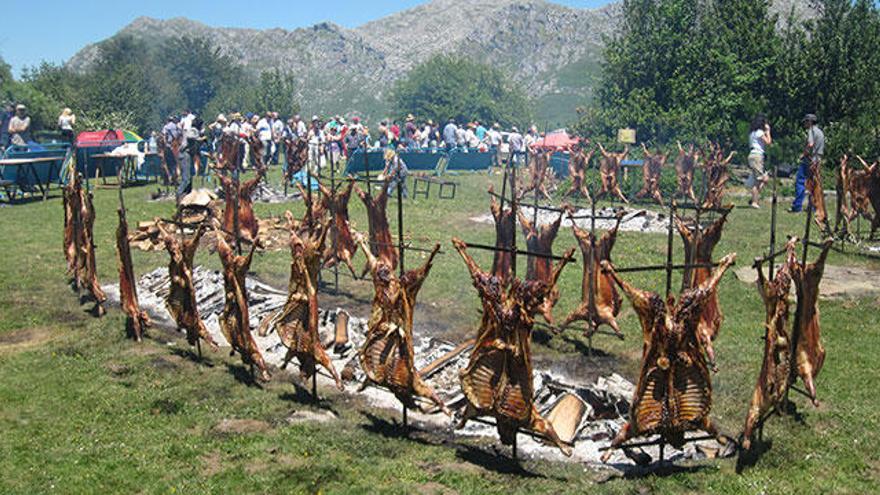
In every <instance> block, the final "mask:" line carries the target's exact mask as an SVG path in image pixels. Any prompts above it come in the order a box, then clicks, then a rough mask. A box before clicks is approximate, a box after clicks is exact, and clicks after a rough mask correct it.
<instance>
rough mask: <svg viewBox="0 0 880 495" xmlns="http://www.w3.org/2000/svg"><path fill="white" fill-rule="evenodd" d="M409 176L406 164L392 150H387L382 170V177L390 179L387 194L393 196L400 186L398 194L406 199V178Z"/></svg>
mask: <svg viewBox="0 0 880 495" xmlns="http://www.w3.org/2000/svg"><path fill="white" fill-rule="evenodd" d="M407 175H409V169H408V168H407V166H406V163H405V162H404V161H403V160H402V159H401V158H400V156H399V155H398V154H397V153H396V152H395V151H394V150H393V149H390V148H389V149H387V150H385V169H384V170H382V176H383V177H391V179H390V180H389V181H388V194H389V195H391V194H394V192H395V191H396V190H397V185H398V184H400V192H401V196H402V197H404V198H406V197H407V191H406V177H407Z"/></svg>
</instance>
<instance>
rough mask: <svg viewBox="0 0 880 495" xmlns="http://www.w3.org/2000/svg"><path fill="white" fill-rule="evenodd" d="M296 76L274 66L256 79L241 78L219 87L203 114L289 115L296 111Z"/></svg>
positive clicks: (298, 107) (297, 104) (297, 105)
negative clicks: (265, 113)
mask: <svg viewBox="0 0 880 495" xmlns="http://www.w3.org/2000/svg"><path fill="white" fill-rule="evenodd" d="M299 109H300V106H299V102H298V101H297V98H296V79H295V78H294V77H293V75H292V74H285V73H282V72H281V71H279V70H278V69H273V70H270V71H264V72H262V73H261V74H260V77H259V79H257V80H252V79H250V78H244V79H242V80H241V81H239V82H238V83H237V84H231V85H228V86H226V87H223V88H220V91H219V92H218V93H217V96H216V97H214V99H212V100H211V102H210V103H208V105H207V106H206V107H205V114H206V115H208V116H215V115H217V114H219V113H223V112H244V111H249V112H257V113H263V112H267V111H273V112H278V113H279V114H281V115H283V116H290V115H293V114H295V113H297V112H299Z"/></svg>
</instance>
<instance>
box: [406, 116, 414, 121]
mask: <svg viewBox="0 0 880 495" xmlns="http://www.w3.org/2000/svg"><path fill="white" fill-rule="evenodd" d="M413 120H416V118H415V117H413V114H409V115H407V116H406V121H407V122H412V121H413Z"/></svg>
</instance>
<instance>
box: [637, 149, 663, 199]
mask: <svg viewBox="0 0 880 495" xmlns="http://www.w3.org/2000/svg"><path fill="white" fill-rule="evenodd" d="M642 150H643V151H644V153H645V159H644V161H643V165H642V188H641V189H640V190H639V192H637V193H636V196H635V197H636V198H637V199H641V198H651V199H653V200H654V201H656V202H657V204H660V205H662V204H663V195H662V194H661V193H660V175H661V174H662V173H663V165H665V164H666V159H667V158H669V154H668V153H667V154H661V153H660V152H659V151H658V152H657V153H651V152H650V151H648V148H647V147H646V146H645V143H642Z"/></svg>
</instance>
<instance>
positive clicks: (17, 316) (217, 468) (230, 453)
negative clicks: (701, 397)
mask: <svg viewBox="0 0 880 495" xmlns="http://www.w3.org/2000/svg"><path fill="white" fill-rule="evenodd" d="M276 177H277V175H276ZM459 180H460V182H461V184H462V186H461V188H460V189H459V194H458V197H457V198H456V200H455V201H437V200H434V199H432V200H431V201H425V200H423V199H420V200H418V201H407V202H406V208H407V214H406V218H407V223H406V229H405V230H406V233H407V235H408V236H410V237H411V238H412V239H413V241H414V243H415V244H417V245H422V246H428V245H429V244H432V243H433V242H434V241H438V242H441V243H442V244H443V246H444V251H445V254H444V255H442V256H440V257H439V259H438V261H437V262H436V266H435V268H434V270H433V272H432V273H431V276H430V277H429V278H428V280H427V282H426V284H425V287H424V289H423V291H422V294H421V295H420V301H421V303H422V304H421V306H420V308H419V311H418V312H417V314H416V327H417V328H418V327H419V326H420V325H422V326H424V325H428V324H429V325H430V327H431V328H432V329H434V330H436V332H437V333H438V334H440V335H445V336H447V337H450V338H452V337H455V336H461V335H465V334H470V333H472V332H473V330H474V328H475V325H476V324H477V320H478V317H477V314H476V309H477V307H478V301H477V297H476V293H475V291H474V290H473V288H472V287H471V286H470V284H469V279H468V278H467V275H466V272H465V269H464V266H463V264H462V262H461V260H460V259H459V258H458V256H457V255H456V254H455V252H454V250H453V249H452V247H451V244H450V243H449V239H450V238H451V237H452V236H453V235H456V236H459V237H462V238H465V239H467V240H472V241H475V242H492V240H493V230H492V229H491V227H489V226H486V225H481V224H476V223H474V222H471V221H469V220H468V219H469V218H470V217H472V216H475V215H478V214H482V213H484V212H486V211H487V203H488V198H487V196H486V194H485V190H486V187H487V186H488V185H489V184H490V183H493V182H494V183H496V185H497V184H498V182H499V178H498V177H497V176H487V175H485V174H480V175H465V176H461V177H459ZM154 188H155V186H153V187H152V188H151V187H138V188H129V189H126V190H125V199H126V204H127V206H128V208H129V222H130V224H135V223H136V222H137V221H139V220H146V219H151V218H153V217H154V216H168V215H170V214H171V210H172V204H171V203H168V202H159V203H156V202H148V201H147V200H146V199H147V196H148V193H149V192H150V190H151V189H154ZM435 194H436V193H435ZM735 199H736V200H737V202H738V203H744V201H745V199H744V198H735ZM116 202H117V192H116V190H106V189H99V190H98V191H97V193H96V198H95V205H96V210H97V223H96V227H95V238H96V240H97V242H98V248H97V256H98V264H99V271H100V279H101V280H102V282H104V283H107V282H111V281H113V280H114V279H115V278H116V276H117V273H116V258H115V248H114V236H113V232H114V229H115V227H116V215H115V214H114V209H115V208H116ZM285 208H291V209H292V210H294V212H295V213H297V214H299V213H300V212H301V210H302V206H301V204H300V203H298V202H296V203H291V204H289V205H263V204H259V205H257V214H258V215H260V216H266V215H273V214H274V215H278V214H281V213H282V212H283V210H284V209H285ZM391 211H393V210H391ZM352 217H353V220H354V221H355V223H356V224H357V227H358V228H362V227H365V226H366V217H365V215H364V211H363V207H362V205H361V204H360V202H359V201H357V200H356V199H353V200H352ZM394 220H395V219H394V218H392V219H391V223H392V229H393V230H394V229H396V226H395V221H394ZM803 221H804V217H803V216H802V215H797V216H795V215H790V214H787V213H782V214H781V216H780V229H779V233H780V235H781V236H784V234H787V233H792V234H797V233H799V232H801V231H802V230H803ZM768 226H769V209H767V208H765V209H762V210H751V209H737V210H735V211H734V212H733V213H732V215H731V218H730V220H729V224H728V228H727V229H726V230H725V232H724V236H723V239H722V241H721V243H720V244H719V246H718V248H717V249H716V254H717V255H718V256H719V257H720V256H721V255H723V254H724V253H727V252H730V251H736V252H737V253H738V254H739V264H740V266H743V265H747V264H750V263H751V261H750V260H751V259H753V258H754V257H755V256H758V255H759V254H761V253H763V252H765V250H766V244H767V240H768V233H767V231H768ZM394 231H396V230H394ZM0 232H2V235H0V252H3V253H5V259H6V262H4V263H2V264H0V431H2V434H0V459H2V462H0V493H27V494H33V493H50V492H55V493H111V492H112V493H141V492H143V493H204V492H216V493H245V492H247V493H251V492H256V493H317V492H321V493H530V494H534V493H585V492H589V493H651V492H656V493H792V492H797V493H872V492H876V491H877V490H878V486H880V454H878V450H877V449H876V445H877V444H878V443H880V413H878V410H880V387H878V385H877V384H876V383H875V382H876V381H877V376H878V372H877V370H878V369H880V337H878V328H880V311H878V305H880V301H876V300H848V301H842V302H830V301H822V302H821V305H820V306H821V311H822V322H823V335H824V341H825V345H826V348H827V351H828V358H827V360H826V363H825V368H824V370H823V371H822V374H821V375H820V377H819V380H818V389H819V395H820V399H821V401H822V405H821V407H819V408H818V409H815V408H813V407H812V406H809V405H808V404H807V403H806V401H804V400H802V398H800V397H795V399H794V400H795V401H796V402H797V404H798V409H799V412H800V416H799V417H798V418H797V419H796V418H795V417H791V416H787V417H776V418H773V419H771V420H770V421H769V422H768V424H767V427H766V429H765V439H766V440H767V445H766V451H765V452H764V453H763V455H762V456H761V457H760V459H758V460H757V462H756V463H755V464H754V465H753V466H750V467H746V468H745V469H744V470H743V471H742V473H741V474H738V473H737V472H736V461H735V460H732V459H724V460H714V461H704V462H700V463H699V464H698V465H695V466H684V467H679V468H670V469H664V470H663V471H660V472H657V473H654V474H650V475H644V476H636V477H631V478H630V479H619V478H614V479H610V480H606V479H605V478H606V477H607V475H606V474H602V473H599V472H596V471H594V470H592V469H591V468H589V467H585V466H581V465H576V464H558V463H551V462H545V461H533V460H527V461H524V462H523V463H522V465H521V466H519V467H514V466H512V465H511V464H510V463H509V462H508V461H507V460H506V459H504V458H500V457H498V456H496V455H495V453H494V451H493V450H492V447H491V444H488V445H487V444H483V443H479V442H474V441H471V440H464V439H461V438H456V437H454V436H453V435H451V434H437V433H426V432H420V431H417V430H416V431H412V432H410V434H409V436H404V435H403V434H401V432H400V430H399V429H398V428H396V426H395V422H396V417H397V414H395V413H394V412H391V411H379V410H374V409H371V408H369V407H367V406H366V405H364V404H363V403H361V402H360V401H359V400H358V399H357V398H353V397H351V396H347V395H342V394H339V393H337V392H336V391H334V390H330V389H326V390H322V391H321V395H322V397H323V399H322V402H321V403H320V404H318V405H315V404H313V403H312V402H311V401H310V399H309V398H308V396H307V395H306V394H305V393H304V392H303V391H302V390H301V389H300V388H299V387H298V385H296V383H298V382H299V378H298V377H291V376H290V375H288V374H281V373H278V374H276V375H275V378H274V379H273V380H272V382H270V383H269V384H267V385H266V386H264V387H262V388H260V387H255V386H248V385H246V384H244V383H242V382H243V380H242V379H241V376H242V373H243V370H242V368H241V366H240V365H239V362H238V361H237V360H236V359H232V360H230V359H229V358H227V357H226V356H225V353H223V352H220V353H213V354H209V356H208V360H207V361H208V363H209V364H207V365H204V364H198V363H196V362H194V361H193V360H192V359H190V354H189V350H188V349H187V347H186V344H185V341H184V340H183V339H181V338H180V336H179V335H176V334H172V333H171V332H169V331H167V330H163V329H153V330H151V331H150V335H151V338H149V339H147V340H146V341H144V342H143V343H141V344H135V343H133V342H131V341H129V340H126V339H125V337H124V319H123V316H122V314H121V313H120V311H119V310H118V309H117V308H110V310H109V312H108V315H107V316H106V317H104V318H102V319H95V318H93V317H92V316H90V315H89V314H88V313H87V312H86V311H87V309H89V307H90V306H89V305H85V306H80V305H79V304H78V299H77V296H76V295H75V294H74V293H72V292H71V290H70V289H69V287H68V285H67V277H66V275H65V273H64V268H65V265H64V260H63V256H62V251H61V236H62V207H61V200H60V198H59V197H57V196H56V197H54V198H53V199H51V200H50V201H48V202H30V203H25V204H17V205H14V206H11V207H5V208H0ZM665 242H666V240H665V236H664V235H658V234H640V233H629V232H626V233H621V235H620V237H619V239H618V242H617V246H616V248H615V252H614V260H615V262H616V263H617V264H618V265H620V266H632V265H637V264H645V263H652V264H655V263H662V262H663V260H664V256H665V255H664V252H665ZM573 245H574V238H573V236H572V234H571V232H570V231H563V232H562V233H561V235H560V237H559V239H558V240H557V241H556V250H557V251H560V252H561V251H562V249H563V248H567V247H569V246H573ZM676 246H677V247H678V246H680V241H679V240H678V238H676ZM814 252H815V251H814ZM288 256H289V255H288V253H287V252H271V253H264V254H262V255H261V256H258V257H257V258H256V259H255V261H254V264H253V266H252V269H253V272H254V273H255V275H256V276H258V277H260V278H261V279H263V280H266V281H269V282H271V283H273V284H275V285H278V286H283V285H284V282H285V281H286V278H287V276H288V273H287V270H288V267H289V258H288ZM358 259H359V260H360V259H362V258H360V257H359V258H358ZM477 259H478V261H480V262H481V263H483V265H484V266H486V267H488V266H489V263H490V256H489V255H488V254H484V253H478V254H477ZM134 261H135V265H136V266H135V271H136V273H138V274H143V273H145V272H146V271H148V270H151V269H153V268H155V267H157V266H164V265H165V264H166V262H167V258H166V254H165V253H164V252H160V253H143V252H140V251H136V252H134ZM416 261H417V260H414V259H412V256H410V257H409V258H408V263H410V264H412V263H415V262H416ZM196 263H198V264H206V265H209V266H213V267H216V266H218V265H219V260H218V259H217V258H216V255H210V254H209V253H208V252H207V251H200V252H199V254H198V255H197V258H196ZM829 263H830V264H859V265H861V264H864V263H865V262H864V261H862V260H860V259H856V258H850V257H844V256H842V255H839V254H836V253H832V255H831V257H830V260H829ZM520 270H524V263H521V267H520ZM580 276H581V275H580V266H578V267H574V268H570V269H567V270H566V272H565V273H564V275H563V278H562V300H561V301H560V304H559V306H557V309H556V315H557V316H560V317H561V316H562V315H564V314H566V313H567V312H568V311H569V310H571V309H572V308H573V307H574V306H575V304H576V303H577V302H578V299H579V297H580ZM627 278H628V279H629V280H631V281H633V282H634V283H635V284H636V285H637V286H639V287H645V288H653V289H655V290H660V289H661V288H662V286H663V277H662V275H661V274H659V273H642V274H633V275H631V276H627ZM341 281H342V288H343V290H344V291H345V292H346V294H347V296H345V297H340V298H337V299H334V301H333V302H334V303H338V304H340V305H346V304H350V305H351V307H352V308H354V309H355V311H356V312H357V313H359V314H360V315H361V316H363V315H365V314H366V308H365V306H364V301H366V300H368V297H369V295H370V290H371V287H370V286H369V285H368V284H367V283H366V282H360V281H353V280H351V279H350V278H347V277H341ZM674 283H675V284H676V286H677V284H678V280H676V281H675V282H674ZM720 298H721V304H722V309H723V311H724V313H725V315H726V320H725V324H724V326H723V328H722V330H721V334H720V337H719V340H718V341H717V344H716V350H717V354H718V365H719V367H720V371H719V372H718V373H717V374H716V375H715V376H714V377H713V381H714V382H713V383H714V387H715V395H714V408H713V416H714V417H715V418H716V419H717V421H718V422H719V423H720V425H721V426H722V429H723V430H725V431H726V432H727V433H729V434H732V435H736V434H738V433H739V431H740V429H741V426H742V422H743V419H744V415H745V412H746V409H747V406H748V404H747V403H748V400H749V398H750V396H751V391H752V389H753V386H754V381H755V378H756V376H757V373H758V369H759V367H760V361H761V355H762V346H763V344H762V342H761V341H760V340H759V337H760V336H761V335H762V334H763V331H762V325H763V306H762V304H761V302H760V299H759V297H758V294H757V292H756V291H755V289H754V287H753V286H751V285H746V284H744V283H742V282H739V281H738V280H736V278H735V277H734V276H733V275H732V274H731V275H729V276H727V277H726V278H725V280H724V281H723V283H722V285H721V289H720ZM620 322H621V325H622V327H623V329H624V331H625V332H626V333H627V334H628V335H629V336H630V337H629V338H627V339H626V340H625V341H618V340H616V339H613V338H605V337H599V338H597V339H596V340H595V342H594V343H595V345H596V346H597V348H599V349H601V350H602V351H603V352H604V353H608V354H609V355H610V356H613V358H607V357H606V358H594V359H595V360H591V359H589V358H587V357H586V356H584V355H583V354H582V349H583V344H584V340H583V338H582V337H581V336H580V333H579V332H578V331H577V330H569V331H567V332H565V333H564V334H562V335H557V336H549V335H544V334H536V340H537V341H538V342H539V345H536V346H535V352H536V354H537V356H536V358H537V360H539V361H541V362H545V363H554V362H563V361H564V362H569V363H571V362H573V363H576V364H577V365H578V366H580V367H582V368H583V369H591V370H594V371H595V368H596V367H600V368H601V367H604V368H607V371H608V372H611V371H616V372H619V373H621V374H623V375H625V376H627V377H629V378H630V379H632V380H635V379H636V376H637V372H638V358H639V353H640V343H639V339H638V338H635V336H636V335H637V332H638V331H639V330H638V322H637V318H636V316H635V314H634V313H633V311H632V310H631V309H630V306H629V304H628V303H625V306H624V310H623V313H622V315H621V318H620ZM324 410H331V411H333V412H334V413H335V414H336V415H338V419H335V420H332V421H329V422H325V423H320V422H306V423H292V422H290V421H288V420H287V418H289V417H290V415H291V413H292V412H294V411H311V412H320V411H324ZM225 419H241V420H249V421H247V422H239V426H241V427H242V429H243V430H244V431H242V432H238V433H235V432H229V431H226V430H225V429H224V428H221V427H218V425H219V424H220V423H221V422H222V421H223V420H225ZM505 452H506V450H505Z"/></svg>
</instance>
